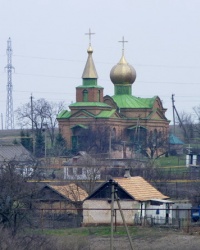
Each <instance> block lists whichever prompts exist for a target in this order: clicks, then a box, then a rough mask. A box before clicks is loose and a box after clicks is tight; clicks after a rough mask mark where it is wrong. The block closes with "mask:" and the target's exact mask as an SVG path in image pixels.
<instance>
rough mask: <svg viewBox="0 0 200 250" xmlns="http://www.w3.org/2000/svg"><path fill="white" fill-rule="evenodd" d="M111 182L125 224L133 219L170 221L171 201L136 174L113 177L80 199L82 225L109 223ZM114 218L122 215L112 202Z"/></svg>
mask: <svg viewBox="0 0 200 250" xmlns="http://www.w3.org/2000/svg"><path fill="white" fill-rule="evenodd" d="M113 183H114V185H115V190H116V193H117V196H118V197H119V199H120V204H121V207H122V210H123V214H124V217H125V220H126V223H127V224H133V223H134V221H135V219H139V220H141V219H142V218H147V219H149V220H151V221H152V220H153V222H154V223H159V224H160V223H170V222H171V219H172V210H171V209H172V202H171V201H168V200H167V199H168V198H169V197H168V196H165V195H163V194H162V193H161V192H159V191H158V190H157V189H156V188H154V187H153V186H152V185H151V184H150V183H148V182H147V181H146V180H144V179H143V178H142V177H140V176H136V177H130V176H127V177H123V178H114V179H113V180H112V181H108V182H105V183H103V184H102V185H101V186H100V187H99V188H98V189H97V190H95V191H94V192H93V193H92V194H91V195H90V196H88V197H87V198H86V199H85V200H84V202H83V225H92V224H109V223H110V220H111V186H112V185H113ZM114 211H115V215H114V216H115V221H116V223H117V224H122V218H121V216H120V211H119V209H118V206H117V202H116V200H115V201H114Z"/></svg>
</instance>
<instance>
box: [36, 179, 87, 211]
mask: <svg viewBox="0 0 200 250" xmlns="http://www.w3.org/2000/svg"><path fill="white" fill-rule="evenodd" d="M87 196H88V194H87V192H86V191H85V190H83V189H82V188H80V187H79V186H78V185H77V184H75V183H70V184H67V185H45V186H44V187H43V188H42V189H41V190H40V191H39V192H38V195H37V199H35V203H36V205H37V207H38V208H40V209H44V210H45V209H52V210H53V209H54V210H58V211H59V210H60V211H61V210H63V211H66V209H68V210H70V209H71V211H70V212H71V213H78V210H76V209H77V208H79V209H80V208H82V202H83V200H84V199H85V198H86V197H87ZM60 211H59V212H60Z"/></svg>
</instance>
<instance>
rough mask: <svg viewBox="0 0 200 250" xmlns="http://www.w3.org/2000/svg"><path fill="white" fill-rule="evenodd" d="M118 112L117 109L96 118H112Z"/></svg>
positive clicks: (103, 112)
mask: <svg viewBox="0 0 200 250" xmlns="http://www.w3.org/2000/svg"><path fill="white" fill-rule="evenodd" d="M115 112H116V110H115V109H112V110H110V111H107V110H105V111H102V112H101V113H100V114H98V115H97V116H96V118H110V117H111V116H112V115H113V114H114V113H115Z"/></svg>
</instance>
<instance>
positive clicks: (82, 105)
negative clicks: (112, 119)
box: [69, 102, 110, 107]
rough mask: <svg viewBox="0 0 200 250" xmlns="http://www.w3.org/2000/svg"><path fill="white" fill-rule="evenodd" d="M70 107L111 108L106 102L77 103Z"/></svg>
mask: <svg viewBox="0 0 200 250" xmlns="http://www.w3.org/2000/svg"><path fill="white" fill-rule="evenodd" d="M69 107H110V106H109V105H108V104H106V103H104V102H75V103H73V104H71V105H69Z"/></svg>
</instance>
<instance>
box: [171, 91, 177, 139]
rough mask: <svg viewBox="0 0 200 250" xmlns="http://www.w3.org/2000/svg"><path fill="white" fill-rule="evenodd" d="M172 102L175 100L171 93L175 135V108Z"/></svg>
mask: <svg viewBox="0 0 200 250" xmlns="http://www.w3.org/2000/svg"><path fill="white" fill-rule="evenodd" d="M174 102H175V100H174V94H172V110H173V123H174V135H175V132H176V131H175V127H176V126H175V112H174V110H175V105H174Z"/></svg>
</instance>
